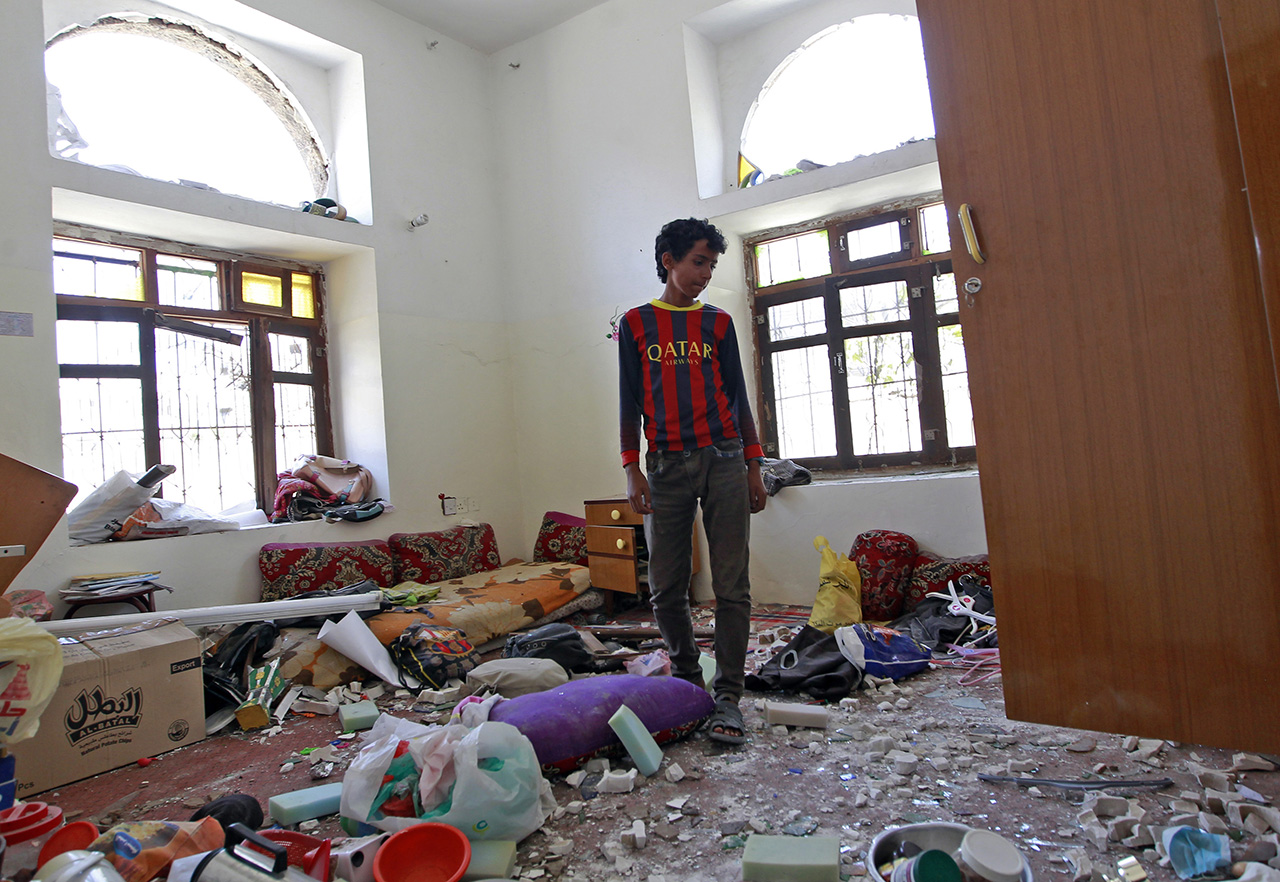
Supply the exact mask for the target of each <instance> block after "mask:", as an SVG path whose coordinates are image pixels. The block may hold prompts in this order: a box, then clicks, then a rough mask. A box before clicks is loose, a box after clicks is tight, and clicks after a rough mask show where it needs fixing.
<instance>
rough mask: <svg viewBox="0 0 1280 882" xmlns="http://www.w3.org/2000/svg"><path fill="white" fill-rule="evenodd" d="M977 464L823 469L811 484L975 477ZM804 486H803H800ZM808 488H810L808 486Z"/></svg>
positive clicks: (816, 472) (814, 474) (813, 473)
mask: <svg viewBox="0 0 1280 882" xmlns="http://www.w3.org/2000/svg"><path fill="white" fill-rule="evenodd" d="M977 474H978V465H977V463H972V462H968V463H959V464H957V465H936V466H927V465H913V466H884V467H881V468H870V469H861V470H858V469H853V470H847V471H846V470H840V469H824V470H822V471H813V472H812V475H813V484H853V483H860V482H864V481H917V480H922V479H923V480H927V479H930V478H947V477H953V476H965V475H970V476H976V475H977ZM801 486H804V485H801ZM809 486H812V484H811V485H809Z"/></svg>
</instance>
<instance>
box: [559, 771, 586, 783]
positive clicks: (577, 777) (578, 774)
mask: <svg viewBox="0 0 1280 882" xmlns="http://www.w3.org/2000/svg"><path fill="white" fill-rule="evenodd" d="M586 777H587V773H586V772H585V771H584V770H582V769H578V770H577V771H575V772H570V773H569V774H567V775H565V776H564V783H566V784H568V785H569V786H570V787H579V786H581V785H582V781H583V779H585V778H586Z"/></svg>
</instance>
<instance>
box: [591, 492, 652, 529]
mask: <svg viewBox="0 0 1280 882" xmlns="http://www.w3.org/2000/svg"><path fill="white" fill-rule="evenodd" d="M586 508H587V523H588V524H618V525H619V526H623V525H631V526H640V525H642V524H644V515H641V514H636V513H635V511H634V510H632V508H631V503H630V502H627V500H626V499H595V500H591V501H590V502H588V503H587V504H586Z"/></svg>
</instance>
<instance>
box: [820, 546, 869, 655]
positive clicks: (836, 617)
mask: <svg viewBox="0 0 1280 882" xmlns="http://www.w3.org/2000/svg"><path fill="white" fill-rule="evenodd" d="M813 547H814V548H815V549H817V550H818V551H819V552H821V553H822V564H821V565H820V566H819V568H818V594H817V596H816V597H815V598H814V599H813V612H812V613H810V614H809V624H810V625H811V626H812V627H814V628H817V629H818V630H819V631H825V632H826V633H828V634H833V633H835V630H836V628H843V627H845V626H846V625H852V624H854V623H856V622H861V621H862V574H861V573H859V572H858V565H857V564H856V563H854V562H853V561H851V560H849V555H847V554H841V555H840V556H839V557H837V556H836V553H835V552H834V551H832V550H831V543H829V542H827V537H826V536H818V537H817V538H816V539H814V540H813Z"/></svg>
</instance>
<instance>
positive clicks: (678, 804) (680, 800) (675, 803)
mask: <svg viewBox="0 0 1280 882" xmlns="http://www.w3.org/2000/svg"><path fill="white" fill-rule="evenodd" d="M688 801H689V797H687V796H677V797H676V798H675V799H668V800H667V808H670V809H675V810H676V811H680V809H682V808H684V804H685V803H686V802H688Z"/></svg>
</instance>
